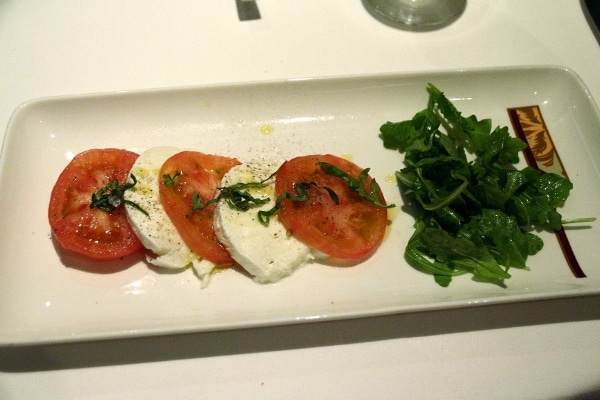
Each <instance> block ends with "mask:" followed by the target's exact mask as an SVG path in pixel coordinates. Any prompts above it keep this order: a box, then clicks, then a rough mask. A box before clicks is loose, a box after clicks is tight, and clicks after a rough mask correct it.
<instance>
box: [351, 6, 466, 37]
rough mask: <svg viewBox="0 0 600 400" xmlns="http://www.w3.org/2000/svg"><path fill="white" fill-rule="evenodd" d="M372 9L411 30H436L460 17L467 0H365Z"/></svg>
mask: <svg viewBox="0 0 600 400" xmlns="http://www.w3.org/2000/svg"><path fill="white" fill-rule="evenodd" d="M362 2H363V5H364V7H365V8H366V9H367V11H369V13H370V14H371V15H372V16H373V17H375V18H376V19H378V20H379V21H381V22H383V23H384V24H386V25H389V26H392V27H394V28H398V29H404V30H409V31H432V30H436V29H441V28H443V27H445V26H448V25H450V24H451V23H452V22H454V21H456V20H457V19H458V18H459V17H460V16H461V14H462V13H463V11H464V10H465V7H466V4H467V1H466V0H362Z"/></svg>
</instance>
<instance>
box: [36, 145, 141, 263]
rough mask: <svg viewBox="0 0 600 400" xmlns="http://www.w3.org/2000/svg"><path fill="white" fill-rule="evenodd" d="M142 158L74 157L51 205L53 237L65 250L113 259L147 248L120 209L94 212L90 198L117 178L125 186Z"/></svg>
mask: <svg viewBox="0 0 600 400" xmlns="http://www.w3.org/2000/svg"><path fill="white" fill-rule="evenodd" d="M137 158H138V154H136V153H133V152H130V151H127V150H122V149H113V148H109V149H92V150H87V151H84V152H82V153H79V154H78V155H76V156H75V157H74V158H73V159H72V160H71V162H70V163H69V164H68V165H67V166H66V167H65V169H64V170H63V171H62V172H61V174H60V175H59V177H58V179H57V181H56V183H55V184H54V187H53V189H52V193H51V195H50V203H49V206H48V220H49V222H50V227H51V229H52V233H53V235H54V237H55V239H56V240H57V241H58V243H59V244H60V245H61V247H62V248H64V249H66V250H70V251H73V252H75V253H78V254H81V255H84V256H86V257H89V258H92V259H95V260H114V259H118V258H122V257H125V256H128V255H130V254H133V253H135V252H136V251H138V250H141V249H142V248H143V246H142V243H141V242H140V241H139V239H138V238H137V236H136V235H135V234H134V232H133V230H132V229H131V227H130V226H129V223H128V222H127V217H126V215H125V209H124V207H123V206H122V205H121V206H120V207H118V208H116V209H115V210H113V211H111V212H106V211H102V210H100V209H98V208H90V204H91V197H92V194H93V193H95V192H96V191H97V190H98V189H100V188H102V187H104V186H105V185H106V184H107V183H109V182H112V181H114V180H115V179H116V180H117V181H118V182H119V183H120V184H123V183H125V182H126V181H127V179H128V177H129V171H130V169H131V167H132V166H133V163H134V162H135V160H136V159H137Z"/></svg>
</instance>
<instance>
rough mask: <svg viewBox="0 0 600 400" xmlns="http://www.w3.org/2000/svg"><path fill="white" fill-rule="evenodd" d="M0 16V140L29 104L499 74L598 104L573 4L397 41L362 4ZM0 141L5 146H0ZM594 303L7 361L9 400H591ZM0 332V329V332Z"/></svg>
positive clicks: (14, 352)
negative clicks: (546, 80) (227, 87)
mask: <svg viewBox="0 0 600 400" xmlns="http://www.w3.org/2000/svg"><path fill="white" fill-rule="evenodd" d="M258 6H259V8H260V11H261V14H262V18H261V19H260V20H255V21H245V22H240V21H239V20H238V18H237V14H236V7H235V2H234V0H219V1H186V0H174V1H159V0H149V1H145V2H137V1H127V0H124V1H123V0H120V1H116V0H104V1H101V2H98V1H96V2H91V1H85V0H84V1H78V2H73V1H66V0H56V1H53V2H43V1H35V0H29V1H14V0H12V1H11V0H6V1H2V2H0V55H2V59H3V62H2V63H0V125H1V126H2V129H0V131H1V132H2V135H4V131H5V128H6V126H7V124H8V121H9V119H10V116H11V114H12V112H13V111H14V109H15V108H16V107H17V106H18V105H19V104H21V103H23V102H25V101H27V100H31V99H34V98H40V97H46V96H57V95H71V94H81V93H95V92H111V91H124V90H137V89H150V88H168V87H180V86H189V85H204V84H221V83H229V82H245V81H265V80H280V79H290V78H299V77H315V76H340V75H365V74H379V73H403V72H415V71H436V70H449V69H465V68H480V67H497V66H522V65H560V66H565V67H568V68H571V69H573V70H574V71H575V72H576V73H577V74H579V76H580V77H581V78H582V80H583V81H584V82H585V83H586V85H587V86H588V88H589V90H590V92H591V94H592V95H593V96H594V97H595V98H600V72H599V71H600V70H599V69H598V66H599V65H600V46H599V43H598V40H597V37H596V35H595V32H594V31H593V29H592V27H591V26H590V24H589V21H588V18H587V17H586V14H585V9H584V6H583V3H580V2H579V1H575V0H571V1H566V0H564V1H559V0H557V1H552V2H549V1H545V0H495V1H487V0H468V2H467V8H466V10H465V13H464V14H463V15H462V16H461V18H460V19H459V20H458V21H457V22H455V23H454V24H452V25H450V26H448V27H446V28H444V29H442V30H439V31H434V32H421V33H416V32H405V31H400V30H396V29H393V28H390V27H388V26H385V25H383V24H381V23H380V22H378V21H376V20H375V19H373V18H372V17H371V16H370V15H369V14H368V13H367V12H366V11H365V9H364V7H363V6H362V4H361V1H360V0H328V1H317V0H286V1H278V0H258ZM2 137H3V136H2ZM599 306H600V297H598V296H590V297H582V298H569V299H561V300H545V301H531V302H524V303H517V304H509V305H493V306H484V307H476V308H466V309H456V310H447V311H428V312H419V313H412V314H403V315H390V316H385V317H374V318H366V319H357V320H345V321H335V322H334V321H331V322H322V323H311V324H305V325H295V326H280V327H271V328H256V329H246V330H239V331H230V332H213V333H203V334H188V335H175V336H169V337H150V338H143V339H135V340H131V339H129V340H115V341H106V342H102V341H100V342H91V343H72V344H60V345H48V346H31V347H26V348H3V349H0V398H2V399H34V398H43V399H62V400H66V399H164V398H176V399H184V398H190V399H191V398H194V399H196V398H200V397H206V398H257V397H260V398H287V399H291V398H301V399H305V398H328V399H332V398H344V399H347V398H393V399H397V398H429V399H433V398H453V399H455V398H456V399H458V398H465V399H467V398H511V399H553V398H557V399H558V398H567V399H573V398H577V399H588V398H590V399H591V398H598V397H600V307H599ZM0 318H1V316H0Z"/></svg>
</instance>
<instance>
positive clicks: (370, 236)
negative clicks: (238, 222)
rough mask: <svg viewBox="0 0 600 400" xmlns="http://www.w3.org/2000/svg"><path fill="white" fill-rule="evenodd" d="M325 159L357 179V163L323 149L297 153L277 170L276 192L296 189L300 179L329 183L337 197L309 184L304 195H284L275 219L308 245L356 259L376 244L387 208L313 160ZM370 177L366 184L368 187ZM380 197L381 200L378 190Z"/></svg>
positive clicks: (323, 184)
mask: <svg viewBox="0 0 600 400" xmlns="http://www.w3.org/2000/svg"><path fill="white" fill-rule="evenodd" d="M317 162H326V163H329V164H332V165H334V166H336V167H338V168H339V169H341V170H343V171H345V172H346V173H347V174H349V175H350V176H352V177H353V178H356V179H358V176H359V174H360V172H361V171H362V169H361V168H360V167H359V166H357V165H356V164H354V163H352V162H350V161H348V160H345V159H343V158H340V157H337V156H334V155H331V154H325V155H309V156H300V157H296V158H293V159H291V160H289V161H286V162H285V163H284V164H283V165H282V166H281V167H280V168H279V170H278V171H277V175H276V178H275V193H276V195H277V196H278V197H279V196H280V195H281V194H283V193H286V192H287V193H290V194H292V195H296V194H297V192H296V189H295V185H296V184H297V183H299V182H314V183H316V184H318V185H319V186H322V187H328V188H330V189H332V190H333V191H334V192H335V193H336V195H337V196H338V198H339V204H335V202H334V200H333V199H332V198H331V196H330V194H329V193H328V192H327V191H326V190H325V189H322V188H318V187H315V186H314V185H310V186H309V187H308V188H307V192H308V196H309V199H308V201H304V202H302V201H300V202H298V201H291V200H283V201H282V202H281V203H280V206H281V209H280V210H279V220H280V221H281V222H282V223H283V224H284V225H285V226H286V227H287V228H288V229H289V230H290V231H291V232H292V234H293V235H295V236H296V237H298V238H299V239H301V240H302V241H304V242H305V243H306V244H308V245H309V246H312V247H314V248H315V249H317V250H319V251H321V252H323V253H325V254H327V255H329V256H331V257H334V258H336V259H340V260H346V261H352V262H357V261H360V260H362V259H364V258H366V257H368V256H369V255H371V254H372V253H373V252H374V251H375V250H376V249H377V247H378V246H379V244H380V243H381V241H382V240H383V237H384V235H385V229H386V226H387V210H386V209H385V208H382V207H377V206H376V205H374V204H372V203H370V202H369V201H367V200H365V199H363V198H361V197H360V196H359V195H358V194H356V193H354V192H353V191H351V190H350V189H349V188H348V185H347V184H346V183H345V182H344V181H343V180H342V179H341V178H338V177H334V176H331V175H328V174H326V173H325V172H323V171H322V170H321V168H320V167H319V166H318V165H316V163H317ZM370 184H371V178H369V179H367V182H366V185H365V188H366V189H367V190H369V187H370ZM379 199H380V201H381V202H382V203H385V199H384V197H383V193H382V192H381V190H380V192H379Z"/></svg>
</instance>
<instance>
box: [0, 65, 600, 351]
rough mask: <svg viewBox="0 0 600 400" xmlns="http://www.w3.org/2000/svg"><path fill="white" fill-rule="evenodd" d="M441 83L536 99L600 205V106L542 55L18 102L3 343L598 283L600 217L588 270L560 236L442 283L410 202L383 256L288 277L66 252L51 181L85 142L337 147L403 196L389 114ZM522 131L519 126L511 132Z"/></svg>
mask: <svg viewBox="0 0 600 400" xmlns="http://www.w3.org/2000/svg"><path fill="white" fill-rule="evenodd" d="M428 82H431V83H433V84H434V85H436V86H437V87H438V88H440V89H441V90H443V91H444V92H445V93H446V95H447V96H448V97H449V98H450V99H452V100H453V101H454V102H455V104H456V105H457V107H458V109H459V110H461V111H463V114H464V115H471V114H475V115H477V116H478V117H479V118H484V117H489V118H492V120H493V123H494V125H502V126H504V125H507V126H510V121H509V118H508V114H507V108H508V107H519V106H529V105H536V104H537V105H539V106H540V107H541V110H542V113H543V116H544V118H545V121H546V124H547V126H548V129H549V131H550V132H551V134H552V138H553V139H554V142H555V145H556V147H557V149H558V152H559V153H560V156H561V158H562V161H563V164H564V165H565V167H566V170H567V172H568V173H569V174H570V177H571V179H572V181H573V183H574V185H575V188H574V190H573V192H572V195H571V197H570V198H569V200H568V202H567V205H566V207H565V208H563V209H562V213H563V215H564V216H565V217H568V218H570V217H585V216H596V217H600V202H599V201H598V199H599V198H600V174H599V169H598V165H599V157H600V134H599V132H600V114H599V111H598V109H597V107H596V105H595V103H594V101H593V100H592V99H591V97H590V95H589V93H588V91H587V90H586V88H585V87H584V85H583V84H582V82H581V81H580V80H579V79H578V78H577V76H576V75H575V74H574V73H572V72H571V71H569V70H566V69H564V68H559V67H530V68H506V69H491V70H490V69H488V70H476V71H452V72H439V73H422V74H412V75H385V76H366V77H347V78H335V79H298V80H289V81H280V82H269V83H251V84H233V85H226V86H208V87H194V88H182V89H169V90H155V91H142V92H123V93H110V94H99V95H85V96H76V97H64V98H53V99H42V100H36V101H32V102H29V103H26V104H24V105H22V106H20V107H19V108H18V109H17V110H16V111H15V114H14V116H13V118H12V119H11V122H10V123H9V126H8V131H7V134H6V138H5V142H4V146H3V149H2V155H1V160H0V168H1V170H0V209H1V210H2V214H1V215H0V225H1V226H2V229H1V230H0V316H1V317H0V344H2V345H18V344H31V343H48V342H61V341H74V340H87V339H104V338H115V337H131V336H141V335H151V334H152V335H154V334H166V333H179V332H194V331H207V330H218V329H234V328H241V327H250V326H265V325H275V324H287V323H297V322H308V321H312V320H326V319H336V318H349V317H362V316H371V315H381V314H386V313H400V312H410V311H417V310H427V309H440V308H450V307H464V306H469V305H477V304H486V303H501V302H511V301H522V300H530V299H539V298H551V297H564V296H579V295H584V294H594V293H600V268H599V267H600V266H599V265H598V262H597V255H596V252H597V245H598V239H597V232H596V230H597V229H598V225H597V222H594V223H591V224H589V225H588V226H587V227H585V228H581V229H570V230H568V234H567V235H568V238H569V240H570V242H571V244H572V246H573V248H574V251H575V254H576V256H577V257H578V260H579V263H580V264H581V266H582V269H583V271H584V272H585V273H586V274H587V278H575V277H574V276H573V274H572V273H571V271H570V270H569V268H568V266H567V263H566V262H565V260H564V257H563V255H562V253H561V250H560V247H559V245H558V242H557V240H556V238H555V236H554V235H553V234H549V233H543V234H542V236H543V239H544V241H545V243H546V246H545V248H544V249H543V250H542V252H541V253H539V254H538V255H536V256H534V257H531V258H530V260H529V261H530V262H529V265H530V266H531V271H520V270H511V272H512V273H513V277H512V278H511V279H509V280H508V281H507V282H506V283H507V285H508V287H506V288H500V287H498V286H495V285H490V284H482V283H475V282H473V281H471V279H470V278H469V277H468V276H463V277H459V278H456V279H455V280H454V281H453V282H452V284H451V285H450V287H448V288H441V287H439V286H438V285H437V284H435V283H434V281H433V278H432V277H431V276H428V275H425V274H422V273H420V272H417V271H415V270H413V269H412V268H411V267H410V266H408V264H407V263H406V262H405V260H404V258H403V250H404V247H405V245H406V241H407V240H408V238H409V236H410V235H411V233H412V230H413V228H412V225H413V219H412V217H411V216H410V215H408V214H406V213H404V212H402V211H400V210H398V211H397V212H395V213H393V214H392V219H393V222H392V224H391V227H390V230H389V234H388V235H387V236H386V239H385V241H384V243H383V244H382V246H381V247H380V249H379V250H378V251H377V252H376V254H375V255H374V256H373V257H371V258H370V259H369V260H367V261H366V262H364V263H362V264H360V265H357V266H355V267H351V268H335V267H330V266H325V265H320V264H312V265H309V266H307V267H305V268H303V269H301V270H299V271H297V272H296V273H295V274H294V275H292V276H290V277H289V278H286V279H284V280H282V281H281V282H279V283H277V284H272V285H259V284H257V283H255V282H253V281H252V280H251V279H250V278H248V277H247V276H246V275H243V274H241V273H239V272H236V271H234V270H226V271H223V272H220V273H217V274H214V275H213V276H212V279H211V283H210V285H209V286H208V287H207V288H205V289H201V288H200V284H199V282H198V280H197V279H196V278H195V277H194V275H193V273H192V271H190V270H187V271H185V272H182V273H164V272H161V271H158V270H155V269H151V268H149V267H148V265H147V264H146V263H144V262H142V261H136V262H133V263H132V265H131V266H130V267H129V268H127V269H124V270H121V271H119V272H113V273H105V274H100V273H92V272H85V271H84V270H82V267H85V265H82V264H85V263H84V262H83V261H82V260H77V259H75V260H74V259H68V258H67V257H62V258H61V257H60V255H59V254H60V253H59V252H58V251H57V249H56V248H55V247H54V245H53V241H52V240H51V235H50V229H49V226H48V221H47V206H48V199H49V195H50V191H51V189H52V186H53V185H54V182H55V180H56V178H57V177H58V175H59V173H60V172H61V171H62V169H63V168H64V167H65V166H66V164H67V163H68V161H69V160H70V159H71V158H72V156H73V155H74V154H76V153H79V152H81V151H83V150H86V149H90V148H100V147H119V148H126V149H130V150H134V151H138V152H141V151H143V150H145V149H147V148H149V147H153V146H159V145H175V146H181V147H187V148H193V149H197V150H199V151H203V152H205V153H216V154H223V155H228V156H235V157H237V158H239V159H240V160H242V161H244V160H248V159H250V158H252V157H255V156H264V155H276V156H280V157H291V156H295V155H301V154H311V153H325V152H327V153H333V154H337V155H342V156H345V157H351V159H352V160H353V161H354V162H355V163H357V164H358V165H359V166H361V167H364V168H366V167H370V168H371V173H372V174H373V175H374V176H375V178H376V179H377V180H378V181H379V183H380V184H381V186H382V189H383V190H384V193H385V195H386V198H387V200H388V201H390V202H394V203H396V204H397V205H399V206H401V205H402V201H401V198H400V195H399V192H398V188H397V186H396V184H395V183H394V180H393V179H391V178H392V177H393V173H394V171H396V170H397V169H400V168H401V167H402V162H403V156H402V155H401V154H400V153H398V152H395V151H390V150H386V149H384V148H383V145H382V142H381V140H380V139H379V137H378V134H379V126H380V125H381V124H383V123H384V122H386V121H400V120H405V119H409V118H411V117H412V116H413V115H414V114H415V113H416V112H417V111H420V110H421V109H423V108H424V107H425V106H426V104H427V98H428V95H427V92H426V89H425V87H426V84H427V83H428ZM511 131H512V128H511Z"/></svg>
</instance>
